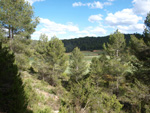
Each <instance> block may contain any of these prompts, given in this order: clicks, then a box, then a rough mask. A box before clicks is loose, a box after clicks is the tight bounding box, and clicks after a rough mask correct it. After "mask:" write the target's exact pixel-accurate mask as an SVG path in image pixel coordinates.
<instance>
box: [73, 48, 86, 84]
mask: <svg viewBox="0 0 150 113" xmlns="http://www.w3.org/2000/svg"><path fill="white" fill-rule="evenodd" d="M86 70H87V66H86V63H85V61H84V55H83V54H82V53H81V52H80V49H79V48H77V47H76V48H75V49H74V50H73V51H72V54H71V56H70V75H71V76H70V80H71V81H72V82H78V81H79V80H81V79H82V77H83V75H84V74H85V72H86Z"/></svg>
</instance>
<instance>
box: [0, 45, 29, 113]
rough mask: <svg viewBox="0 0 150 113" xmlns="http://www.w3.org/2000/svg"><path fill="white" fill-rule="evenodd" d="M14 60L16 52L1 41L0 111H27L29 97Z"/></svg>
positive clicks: (10, 112)
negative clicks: (3, 46)
mask: <svg viewBox="0 0 150 113" xmlns="http://www.w3.org/2000/svg"><path fill="white" fill-rule="evenodd" d="M14 61H15V59H14V54H12V53H10V52H9V51H8V48H2V43H0V112H7V113H25V112H26V110H27V103H28V102H27V97H26V95H25V92H24V86H23V83H22V80H21V77H20V74H18V69H17V66H16V65H15V64H14Z"/></svg>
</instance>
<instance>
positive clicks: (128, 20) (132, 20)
mask: <svg viewBox="0 0 150 113" xmlns="http://www.w3.org/2000/svg"><path fill="white" fill-rule="evenodd" d="M105 20H106V23H107V24H109V25H111V26H115V25H133V24H137V23H138V21H139V20H142V17H140V16H137V15H135V14H134V13H133V10H132V9H123V10H122V11H118V12H116V13H115V14H112V13H109V14H108V16H107V17H106V19H105Z"/></svg>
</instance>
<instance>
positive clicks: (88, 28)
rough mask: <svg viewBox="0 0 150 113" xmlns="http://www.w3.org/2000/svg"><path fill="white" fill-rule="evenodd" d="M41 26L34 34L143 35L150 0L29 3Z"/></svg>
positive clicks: (33, 0) (37, 0) (38, 0)
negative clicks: (116, 32)
mask: <svg viewBox="0 0 150 113" xmlns="http://www.w3.org/2000/svg"><path fill="white" fill-rule="evenodd" d="M26 1H28V2H29V3H30V4H31V5H32V6H33V7H34V12H35V16H39V18H40V24H39V25H38V26H37V28H36V31H35V32H34V33H33V35H32V39H37V40H38V39H39V36H40V34H41V33H43V34H44V33H45V34H46V35H48V36H49V38H50V37H52V36H56V37H58V38H59V39H70V38H78V37H83V36H105V35H109V34H111V33H113V32H114V31H115V30H116V29H119V31H120V32H122V33H136V32H137V33H142V32H143V29H144V24H143V23H144V20H145V17H146V15H147V13H148V12H149V11H150V0H26Z"/></svg>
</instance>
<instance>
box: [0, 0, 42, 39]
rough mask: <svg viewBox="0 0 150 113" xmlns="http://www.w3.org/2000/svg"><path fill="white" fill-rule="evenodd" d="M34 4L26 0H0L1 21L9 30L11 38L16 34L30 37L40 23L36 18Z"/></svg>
mask: <svg viewBox="0 0 150 113" xmlns="http://www.w3.org/2000/svg"><path fill="white" fill-rule="evenodd" d="M33 14H34V13H33V9H32V6H31V5H30V4H29V3H28V2H26V1H25V0H0V23H2V26H3V27H4V28H6V29H8V31H9V38H13V37H14V34H20V35H21V36H24V37H30V35H31V34H32V33H33V32H34V31H35V27H36V26H37V24H38V22H39V21H38V18H37V17H36V18H35V19H33V18H34V15H33Z"/></svg>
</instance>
